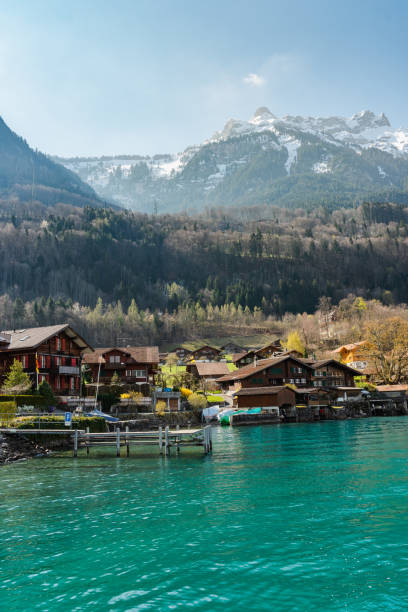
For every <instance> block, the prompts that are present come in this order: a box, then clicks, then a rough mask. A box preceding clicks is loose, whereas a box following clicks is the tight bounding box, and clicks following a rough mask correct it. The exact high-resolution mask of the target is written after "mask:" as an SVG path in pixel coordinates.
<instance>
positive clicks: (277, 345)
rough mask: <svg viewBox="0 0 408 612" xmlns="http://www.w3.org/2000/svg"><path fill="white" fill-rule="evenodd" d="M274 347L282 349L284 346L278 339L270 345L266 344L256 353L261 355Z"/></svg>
mask: <svg viewBox="0 0 408 612" xmlns="http://www.w3.org/2000/svg"><path fill="white" fill-rule="evenodd" d="M272 347H278V348H282V344H281V341H280V340H279V338H277V339H276V340H273V341H272V342H269V343H268V344H265V346H261V348H259V349H257V350H256V351H255V353H260V352H261V351H264V350H266V349H269V348H272Z"/></svg>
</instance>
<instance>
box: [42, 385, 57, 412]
mask: <svg viewBox="0 0 408 612" xmlns="http://www.w3.org/2000/svg"><path fill="white" fill-rule="evenodd" d="M38 391H39V393H40V395H42V396H43V398H44V399H45V403H46V405H47V406H55V405H56V404H57V400H56V398H55V395H54V393H53V391H52V389H51V387H50V385H49V384H48V383H47V381H46V380H43V381H42V382H41V383H40V384H39V386H38Z"/></svg>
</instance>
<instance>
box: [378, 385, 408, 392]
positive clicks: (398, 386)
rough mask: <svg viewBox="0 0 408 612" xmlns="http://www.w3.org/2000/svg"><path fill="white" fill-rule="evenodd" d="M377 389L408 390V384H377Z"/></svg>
mask: <svg viewBox="0 0 408 612" xmlns="http://www.w3.org/2000/svg"><path fill="white" fill-rule="evenodd" d="M376 390H377V391H387V392H389V391H398V392H400V391H405V392H407V391H408V385H377V386H376Z"/></svg>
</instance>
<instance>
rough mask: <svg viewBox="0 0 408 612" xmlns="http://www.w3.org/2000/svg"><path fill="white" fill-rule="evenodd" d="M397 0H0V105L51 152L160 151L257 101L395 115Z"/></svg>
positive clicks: (403, 14) (299, 110) (278, 106)
mask: <svg viewBox="0 0 408 612" xmlns="http://www.w3.org/2000/svg"><path fill="white" fill-rule="evenodd" d="M407 19H408V2H407V1H406V0H388V1H387V2H384V0H381V1H378V0H353V1H351V0H341V1H337V2H336V1H335V0H286V1H285V0H280V1H279V2H277V1H275V0H265V1H264V0H245V1H244V0H205V2H203V1H202V0H188V1H186V0H171V1H170V0H115V1H114V2H112V0H109V2H108V1H106V0H69V1H68V2H63V1H62V0H14V1H13V0H7V1H6V0H0V116H2V117H3V119H4V120H5V121H6V123H7V124H8V125H9V126H10V127H11V128H12V129H13V130H14V131H16V132H17V133H18V134H20V135H21V136H23V137H24V138H25V139H26V140H27V141H28V143H29V144H30V145H31V146H33V147H34V148H37V149H39V150H41V151H43V152H46V153H49V154H53V155H61V156H89V155H97V156H99V155H117V154H123V153H127V154H141V155H145V154H146V155H154V154H156V153H168V152H169V153H172V152H178V151H182V150H183V149H184V148H185V147H187V146H189V145H192V144H199V143H200V142H202V141H203V140H205V139H206V138H209V137H210V136H211V135H212V134H213V133H214V132H215V131H216V130H219V129H222V127H223V126H224V124H225V123H226V121H227V120H228V119H230V118H235V119H249V118H250V117H251V116H252V115H253V113H254V112H255V110H256V109H257V108H258V107H259V106H267V107H268V108H269V109H270V110H271V111H272V112H273V113H274V114H276V115H278V116H282V115H285V114H299V115H320V116H322V115H323V116H327V115H333V114H337V115H347V116H350V115H352V114H354V113H356V112H358V111H360V110H363V109H370V110H372V111H374V112H376V113H379V112H382V111H384V112H385V113H386V115H387V116H388V118H389V119H390V121H391V123H392V125H394V126H395V127H400V126H405V127H406V126H408V113H407V110H406V109H407V105H406V100H407V99H408V79H407V76H406V74H407V60H408V37H407V36H406V26H407Z"/></svg>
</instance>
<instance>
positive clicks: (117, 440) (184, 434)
mask: <svg viewBox="0 0 408 612" xmlns="http://www.w3.org/2000/svg"><path fill="white" fill-rule="evenodd" d="M0 433H5V434H7V435H12V434H14V435H23V436H28V435H33V436H41V435H48V436H50V435H52V436H53V435H59V436H69V437H70V438H71V440H72V442H73V455H74V457H77V456H78V451H79V450H80V449H86V454H87V455H89V451H90V449H91V448H93V447H113V448H115V449H116V456H117V457H120V454H121V449H122V448H123V447H124V448H126V455H127V456H128V457H129V455H130V447H131V446H153V447H156V448H157V449H158V451H159V453H160V454H161V455H163V454H164V455H170V452H171V449H175V450H176V452H177V453H179V452H180V450H181V449H182V448H186V447H194V446H201V447H202V448H203V449H204V453H205V454H207V453H209V452H211V450H212V430H211V426H210V425H206V426H205V427H199V428H196V429H170V428H169V427H164V428H163V427H159V428H158V430H155V431H129V428H128V427H126V429H125V431H123V430H121V429H120V428H119V427H118V428H116V431H113V432H112V431H111V432H100V433H90V431H89V428H88V429H87V430H86V431H85V430H83V429H13V428H11V427H10V428H1V429H0Z"/></svg>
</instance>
